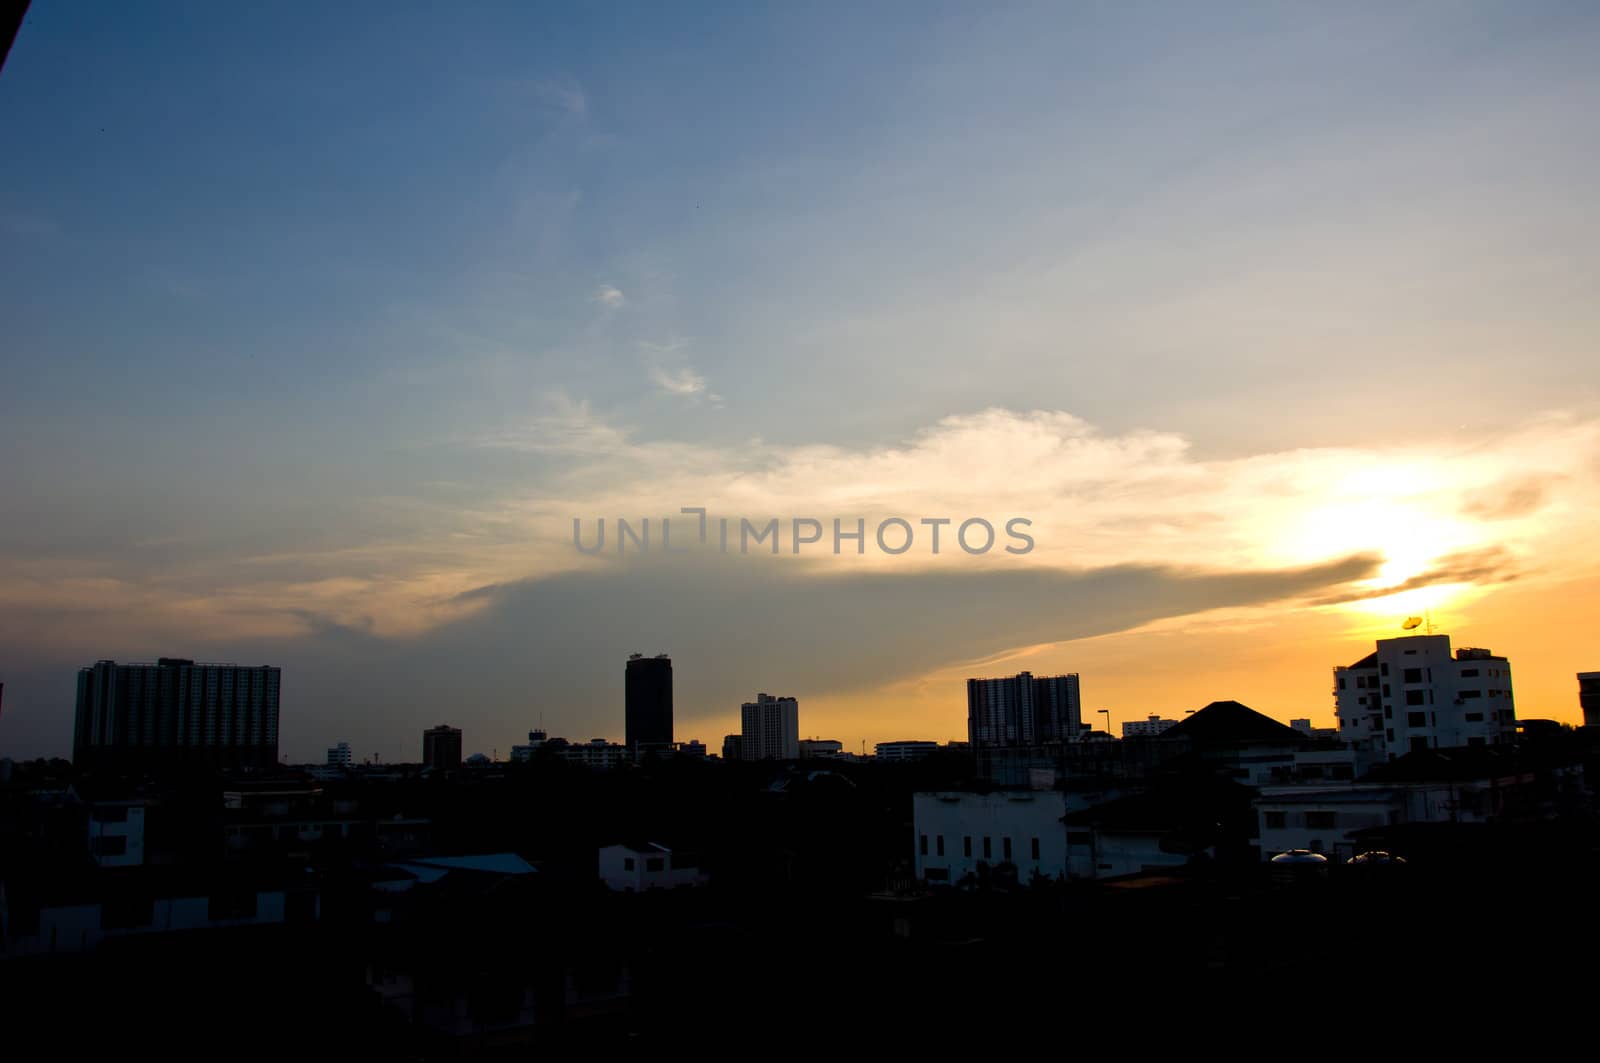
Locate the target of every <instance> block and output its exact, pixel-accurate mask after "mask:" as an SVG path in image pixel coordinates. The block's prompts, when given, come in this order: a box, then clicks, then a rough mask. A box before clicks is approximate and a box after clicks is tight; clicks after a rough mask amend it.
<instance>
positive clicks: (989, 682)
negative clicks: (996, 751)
mask: <svg viewBox="0 0 1600 1063" xmlns="http://www.w3.org/2000/svg"><path fill="white" fill-rule="evenodd" d="M1082 725H1083V709H1082V704H1081V702H1080V700H1079V694H1078V676H1077V674H1076V673H1069V674H1067V675H1052V676H1035V675H1034V674H1033V673H1031V672H1021V673H1019V674H1017V675H1014V676H1007V677H1005V678H1003V679H969V680H967V739H968V741H970V742H971V743H972V744H973V746H974V747H983V746H991V747H992V746H1033V745H1042V744H1044V743H1049V742H1063V741H1068V740H1070V739H1072V738H1074V737H1076V736H1077V734H1078V731H1079V729H1080V728H1081V727H1082Z"/></svg>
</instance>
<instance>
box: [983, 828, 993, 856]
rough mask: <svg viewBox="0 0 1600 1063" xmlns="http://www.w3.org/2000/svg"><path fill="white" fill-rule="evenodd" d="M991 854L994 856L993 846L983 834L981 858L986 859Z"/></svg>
mask: <svg viewBox="0 0 1600 1063" xmlns="http://www.w3.org/2000/svg"><path fill="white" fill-rule="evenodd" d="M992 856H994V847H993V845H991V844H990V840H989V836H988V835H987V834H985V835H984V836H983V858H984V859H985V860H988V859H989V858H990V857H992Z"/></svg>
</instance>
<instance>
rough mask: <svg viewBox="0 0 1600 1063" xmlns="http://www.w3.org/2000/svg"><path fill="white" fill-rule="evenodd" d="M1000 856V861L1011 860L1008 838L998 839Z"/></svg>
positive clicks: (1009, 840)
mask: <svg viewBox="0 0 1600 1063" xmlns="http://www.w3.org/2000/svg"><path fill="white" fill-rule="evenodd" d="M1000 856H1001V858H1002V859H1005V860H1010V859H1011V839H1010V838H1001V839H1000Z"/></svg>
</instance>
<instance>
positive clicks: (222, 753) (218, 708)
mask: <svg viewBox="0 0 1600 1063" xmlns="http://www.w3.org/2000/svg"><path fill="white" fill-rule="evenodd" d="M280 675H281V673H280V670H279V669H277V668H272V667H268V666H265V665H264V666H261V667H259V668H246V667H240V666H239V665H233V664H195V663H194V662H193V661H190V660H185V659H181V658H177V657H163V658H161V659H160V660H159V661H157V662H156V663H155V664H118V663H116V662H115V661H100V662H99V663H98V664H95V665H93V666H92V667H89V668H84V669H82V670H80V671H79V672H78V710H77V716H76V719H75V721H74V726H73V734H72V759H73V762H74V763H76V764H77V765H79V766H80V767H82V766H84V765H88V764H95V763H102V764H104V763H110V764H118V765H128V766H134V765H138V766H148V765H150V764H153V763H161V762H171V761H174V760H197V761H201V762H204V763H208V764H211V765H214V766H216V767H221V768H238V767H256V768H260V767H270V766H272V765H274V764H276V763H277V762H278V684H279V679H280Z"/></svg>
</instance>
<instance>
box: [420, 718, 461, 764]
mask: <svg viewBox="0 0 1600 1063" xmlns="http://www.w3.org/2000/svg"><path fill="white" fill-rule="evenodd" d="M422 763H423V764H424V765H426V766H427V767H430V768H439V769H441V770H449V769H452V768H459V767H461V729H460V728H459V727H451V726H449V725H448V724H440V725H439V726H438V727H430V728H428V729H427V730H426V731H423V732H422Z"/></svg>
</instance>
